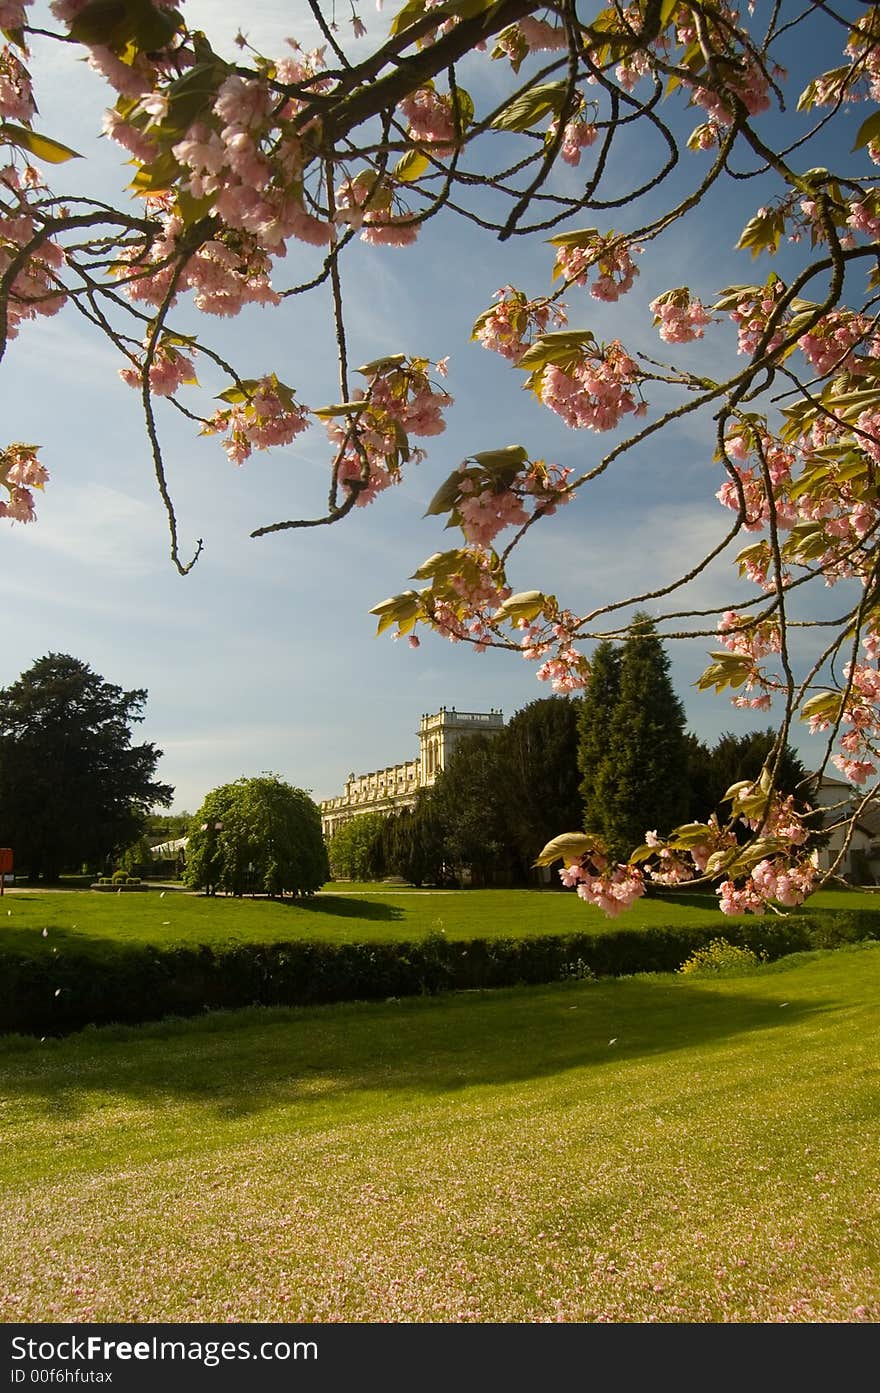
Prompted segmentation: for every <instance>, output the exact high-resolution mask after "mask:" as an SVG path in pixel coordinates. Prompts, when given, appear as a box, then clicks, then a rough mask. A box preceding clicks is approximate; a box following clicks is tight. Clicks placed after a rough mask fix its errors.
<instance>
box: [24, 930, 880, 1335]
mask: <svg viewBox="0 0 880 1393" xmlns="http://www.w3.org/2000/svg"><path fill="white" fill-rule="evenodd" d="M279 913H287V911H280V910H279ZM878 1031H880V946H878V945H876V944H871V945H864V946H859V947H858V948H852V949H846V950H841V951H838V952H836V953H822V954H810V955H804V956H802V957H798V958H789V959H786V960H783V961H781V962H779V963H777V964H774V965H773V966H772V967H764V968H760V969H757V970H755V971H754V972H752V973H751V974H750V975H748V976H744V977H738V978H730V979H712V980H706V979H704V980H694V979H692V978H686V977H681V976H672V977H659V976H658V977H651V978H648V977H641V978H627V979H621V980H616V981H604V982H600V983H592V984H590V983H559V984H557V985H555V986H552V987H546V988H531V989H517V990H509V991H498V992H492V993H487V994H477V993H466V994H462V995H459V996H447V997H439V998H432V999H409V1000H405V1001H400V1002H387V1003H382V1004H374V1005H357V1006H335V1007H324V1008H311V1009H307V1010H272V1011H257V1010H250V1011H245V1012H237V1013H230V1014H216V1015H214V1016H211V1017H207V1018H202V1019H199V1020H196V1021H190V1022H186V1023H181V1022H163V1023H160V1024H157V1025H153V1026H146V1027H139V1028H136V1029H129V1030H123V1029H121V1028H116V1029H106V1030H89V1031H86V1032H84V1033H83V1034H81V1035H79V1036H76V1037H71V1038H68V1039H66V1040H61V1041H54V1040H49V1041H46V1042H44V1043H40V1042H38V1041H36V1040H7V1041H5V1042H3V1043H2V1045H0V1071H2V1085H0V1192H2V1198H0V1204H2V1212H3V1215H4V1240H3V1244H2V1249H0V1312H2V1318H3V1319H5V1320H7V1321H12V1320H24V1321H87V1320H98V1321H102V1320H131V1321H157V1320H178V1321H223V1320H225V1319H240V1320H254V1321H272V1320H274V1321H300V1320H306V1321H308V1320H315V1321H331V1320H348V1321H375V1320H380V1321H385V1320H390V1321H412V1320H416V1321H418V1320H428V1321H444V1320H452V1321H469V1320H472V1321H527V1322H533V1321H543V1320H549V1321H555V1320H573V1321H602V1320H607V1321H648V1320H658V1321H663V1322H671V1321H701V1322H705V1321H737V1322H747V1321H761V1322H764V1321H776V1320H781V1321H849V1320H868V1321H876V1320H877V1319H878V1318H880V1224H878V1219H880V1203H878V1185H877V1168H876V1160H877V1135H878V1122H880V1117H878V1113H880V1090H878V1067H877V1039H878Z"/></svg>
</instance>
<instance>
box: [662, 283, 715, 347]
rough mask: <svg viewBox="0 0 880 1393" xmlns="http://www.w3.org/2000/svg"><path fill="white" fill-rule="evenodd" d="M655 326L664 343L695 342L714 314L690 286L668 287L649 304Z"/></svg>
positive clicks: (700, 336)
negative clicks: (692, 291) (690, 289)
mask: <svg viewBox="0 0 880 1393" xmlns="http://www.w3.org/2000/svg"><path fill="white" fill-rule="evenodd" d="M648 308H649V309H650V311H651V313H652V314H653V316H654V327H655V328H656V329H657V332H658V334H659V335H660V337H661V339H662V340H663V342H664V343H692V342H693V341H694V339H701V338H702V337H703V330H704V329H705V328H706V326H707V324H711V323H712V315H711V313H710V312H709V310H707V309H706V306H705V305H704V304H703V302H702V300H700V299H696V298H694V299H692V298H691V293H690V291H689V290H688V288H687V286H680V287H679V288H678V289H676V290H667V291H665V292H664V294H662V295H658V296H657V297H656V298H655V299H654V300H652V301H651V303H650V305H649V306H648Z"/></svg>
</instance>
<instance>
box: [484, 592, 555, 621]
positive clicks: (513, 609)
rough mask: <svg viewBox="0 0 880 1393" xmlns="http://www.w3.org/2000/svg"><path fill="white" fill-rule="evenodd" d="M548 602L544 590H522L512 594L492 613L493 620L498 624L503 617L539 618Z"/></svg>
mask: <svg viewBox="0 0 880 1393" xmlns="http://www.w3.org/2000/svg"><path fill="white" fill-rule="evenodd" d="M546 602H547V596H546V595H545V594H544V592H543V590H521V591H520V592H519V594H518V595H511V596H510V597H509V598H508V599H506V600H505V601H504V603H503V604H502V605H501V606H500V607H499V608H498V609H497V610H496V611H495V613H494V614H493V615H492V622H493V624H498V623H500V622H501V621H502V620H503V619H511V620H516V619H526V620H529V621H530V620H532V619H537V617H538V615H539V614H540V613H541V611H542V610H543V608H544V605H545V604H546Z"/></svg>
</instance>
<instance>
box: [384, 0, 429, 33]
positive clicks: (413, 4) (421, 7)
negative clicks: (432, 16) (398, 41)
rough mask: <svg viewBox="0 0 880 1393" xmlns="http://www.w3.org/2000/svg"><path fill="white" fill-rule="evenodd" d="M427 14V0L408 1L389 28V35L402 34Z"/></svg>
mask: <svg viewBox="0 0 880 1393" xmlns="http://www.w3.org/2000/svg"><path fill="white" fill-rule="evenodd" d="M425 12H426V5H425V0H407V3H406V4H405V5H404V7H403V9H402V10H398V12H397V14H396V15H395V16H394V19H393V20H392V21H391V25H390V27H389V31H388V32H389V34H391V35H392V36H393V35H394V34H402V33H403V31H404V29H408V28H409V27H410V25H411V24H415V22H416V20H419V19H421V18H422V15H423V14H425Z"/></svg>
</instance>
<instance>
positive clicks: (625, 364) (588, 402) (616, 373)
mask: <svg viewBox="0 0 880 1393" xmlns="http://www.w3.org/2000/svg"><path fill="white" fill-rule="evenodd" d="M641 376H642V373H641V372H640V369H639V367H638V364H637V363H636V362H635V361H634V360H633V359H632V358H631V357H630V356H629V354H628V353H627V352H626V350H625V349H624V347H623V345H622V344H621V343H620V342H619V341H618V340H617V339H615V340H614V341H613V342H612V343H610V344H607V345H604V346H602V347H599V346H595V347H589V348H586V349H585V350H584V351H583V353H582V355H581V356H580V357H579V359H578V361H577V362H575V363H573V364H571V365H570V366H568V367H566V368H562V367H558V366H557V365H556V364H555V363H550V364H548V365H547V367H545V368H544V369H543V370H542V371H541V375H540V383H539V386H538V388H537V392H538V396H539V398H540V400H541V401H542V402H543V403H544V405H545V406H548V407H549V408H550V410H551V411H555V413H556V414H557V416H561V417H562V419H563V421H565V423H566V425H568V426H571V427H572V429H573V430H595V431H606V430H614V428H615V426H617V425H618V424H619V422H620V420H621V418H622V417H623V416H625V415H626V414H627V413H628V412H635V413H636V414H638V415H641V414H643V410H644V408H643V407H642V405H641V403H640V402H639V401H637V399H636V396H635V394H634V392H633V391H632V387H633V385H634V384H635V383H637V382H638V381H639V379H640V378H641Z"/></svg>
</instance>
